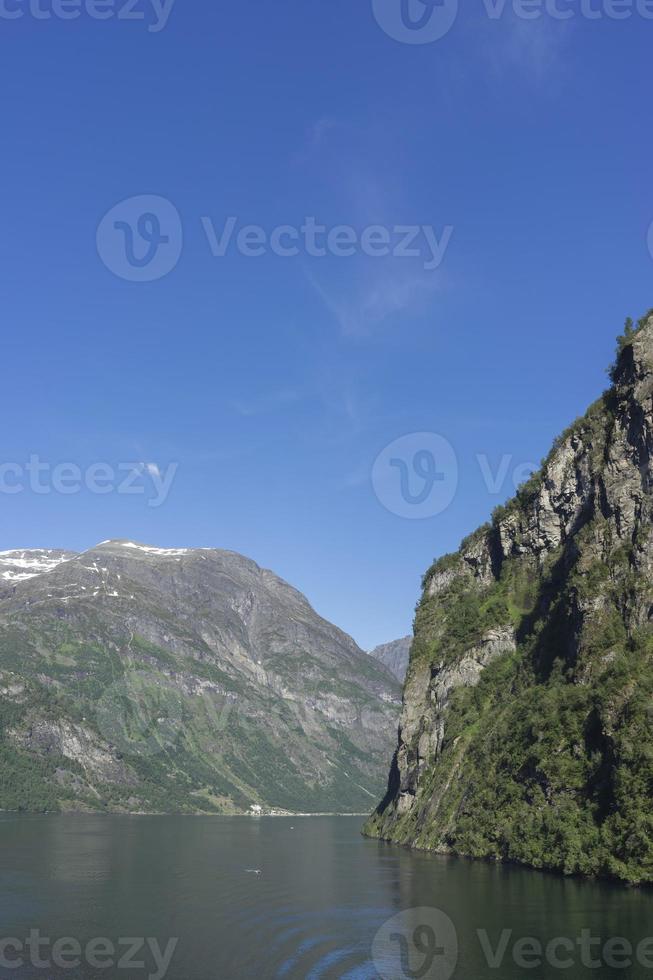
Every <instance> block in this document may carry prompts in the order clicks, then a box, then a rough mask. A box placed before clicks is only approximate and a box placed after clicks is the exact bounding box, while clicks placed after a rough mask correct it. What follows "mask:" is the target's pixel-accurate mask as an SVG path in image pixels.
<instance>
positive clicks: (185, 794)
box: [0, 541, 400, 812]
mask: <svg viewBox="0 0 653 980" xmlns="http://www.w3.org/2000/svg"><path fill="white" fill-rule="evenodd" d="M399 704H400V688H399V685H398V684H397V683H396V682H395V681H394V679H393V677H392V676H391V675H390V674H389V672H388V671H386V670H385V669H384V668H383V667H382V666H381V665H379V664H376V663H375V662H374V661H373V660H371V658H370V657H368V656H367V655H366V654H365V653H363V651H362V650H360V649H359V648H358V647H357V646H356V644H355V643H354V641H353V640H352V639H351V638H350V637H349V636H347V635H346V634H345V633H343V632H342V631H341V630H339V629H337V628H336V627H335V626H333V625H331V623H328V622H326V621H325V620H324V619H322V618H321V617H320V616H318V615H317V614H316V613H315V611H314V610H313V609H312V608H311V606H310V605H309V603H308V602H307V601H306V599H305V598H304V596H302V595H301V594H300V593H299V592H297V591H296V590H295V589H293V588H292V587H291V586H290V585H288V584H287V583H286V582H284V581H282V580H281V579H280V578H278V577H277V576H276V575H274V574H273V573H272V572H270V571H267V570H265V569H262V568H259V566H258V565H256V564H255V563H254V562H253V561H250V560H249V559H247V558H244V557H242V556H241V555H237V554H234V553H232V552H226V551H217V550H205V549H162V548H153V547H148V546H145V545H139V544H135V543H133V542H128V541H110V542H104V543H103V544H102V545H99V546H98V547H96V548H93V549H91V550H90V551H87V552H85V553H84V554H81V555H73V554H71V553H69V552H29V551H21V552H6V553H4V554H2V555H0V763H1V764H0V808H16V807H25V808H27V809H43V808H50V809H52V808H56V807H59V806H64V807H71V806H75V807H80V806H83V807H92V808H104V809H107V808H108V809H114V810H128V811H162V810H166V811H170V810H173V811H174V810H177V811H205V812H225V811H226V812H234V811H241V810H246V809H247V808H248V807H249V806H250V805H252V804H259V805H262V806H264V807H275V808H283V809H289V810H294V811H296V810H307V811H340V810H343V811H358V812H360V811H361V810H367V809H369V806H370V803H371V801H372V800H373V799H374V798H375V796H378V794H379V792H380V791H382V787H383V783H384V781H385V770H386V768H387V761H388V759H389V758H390V757H391V755H392V744H391V743H392V730H393V727H394V724H395V720H396V718H397V715H398V711H399Z"/></svg>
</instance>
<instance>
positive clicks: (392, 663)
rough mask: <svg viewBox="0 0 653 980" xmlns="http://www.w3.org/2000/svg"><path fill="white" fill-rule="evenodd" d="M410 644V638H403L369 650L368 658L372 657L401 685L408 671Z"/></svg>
mask: <svg viewBox="0 0 653 980" xmlns="http://www.w3.org/2000/svg"><path fill="white" fill-rule="evenodd" d="M412 642H413V638H412V636H404V637H402V638H401V640H392V642H391V643H382V644H381V645H380V646H378V647H374V649H373V650H370V657H374V659H375V660H378V661H379V663H382V664H383V665H384V667H387V668H388V670H389V671H390V673H391V674H393V675H394V676H395V677H396V678H397V680H398V681H399V683H400V684H403V683H404V678H405V677H406V671H407V670H408V657H409V656H410V645H411V643H412Z"/></svg>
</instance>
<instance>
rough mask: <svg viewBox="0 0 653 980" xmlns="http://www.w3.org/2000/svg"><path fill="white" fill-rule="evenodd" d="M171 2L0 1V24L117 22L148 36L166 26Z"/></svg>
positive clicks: (117, 0)
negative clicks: (140, 29) (139, 28)
mask: <svg viewBox="0 0 653 980" xmlns="http://www.w3.org/2000/svg"><path fill="white" fill-rule="evenodd" d="M174 4H175V0H0V20H22V19H23V18H24V17H30V18H31V19H32V20H40V21H49V20H78V19H79V18H80V17H87V18H89V20H118V21H123V22H127V21H129V22H131V23H138V24H143V25H145V26H146V27H147V30H148V31H149V32H150V34H158V33H159V32H160V31H162V30H163V29H164V27H165V26H166V25H167V23H168V21H169V19H170V14H171V13H172V8H173V6H174Z"/></svg>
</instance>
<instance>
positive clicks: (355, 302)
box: [305, 269, 442, 338]
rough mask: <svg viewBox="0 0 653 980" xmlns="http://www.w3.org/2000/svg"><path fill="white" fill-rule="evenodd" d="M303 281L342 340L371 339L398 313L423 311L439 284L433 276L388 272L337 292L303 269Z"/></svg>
mask: <svg viewBox="0 0 653 980" xmlns="http://www.w3.org/2000/svg"><path fill="white" fill-rule="evenodd" d="M305 272H306V278H307V279H308V281H309V282H310V284H311V286H312V287H313V289H314V290H315V292H316V294H317V295H318V296H319V298H320V299H321V301H322V303H323V305H324V307H325V309H326V310H327V311H328V312H329V313H330V314H331V315H332V316H333V318H334V319H335V321H336V322H337V324H338V327H339V329H340V333H341V334H342V336H343V337H351V338H363V337H369V336H371V335H372V334H373V333H374V331H375V330H377V329H378V328H379V327H381V326H382V325H383V324H384V323H386V322H387V321H389V320H390V319H391V318H392V317H394V316H395V315H397V314H400V313H403V314H415V313H420V312H423V311H424V310H425V309H426V308H427V307H428V305H429V303H430V301H431V300H432V297H433V294H434V293H435V292H437V290H438V289H439V288H440V285H441V281H442V280H441V277H440V276H439V274H437V273H436V274H434V273H428V274H426V273H414V272H412V273H411V272H410V271H406V272H405V273H398V272H397V271H394V272H387V271H386V273H385V274H384V273H382V272H379V274H377V275H375V276H372V277H371V278H369V279H368V281H367V283H366V284H365V285H360V284H358V283H355V284H354V285H352V286H351V287H349V288H348V287H346V286H343V285H342V280H341V283H340V287H339V290H338V292H337V293H336V292H335V291H334V289H333V288H331V287H327V286H325V285H324V283H323V282H322V281H320V280H319V279H318V278H317V276H316V275H315V273H313V272H312V271H311V270H310V269H306V270H305Z"/></svg>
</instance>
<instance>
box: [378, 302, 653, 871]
mask: <svg viewBox="0 0 653 980" xmlns="http://www.w3.org/2000/svg"><path fill="white" fill-rule="evenodd" d="M611 378H612V386H611V387H610V389H609V390H608V391H607V392H606V393H605V394H604V395H603V396H602V397H601V398H600V399H599V400H598V401H597V402H596V403H595V404H594V405H592V406H591V408H590V409H589V410H588V412H587V413H586V415H585V416H584V417H582V418H580V419H578V420H577V421H576V422H575V423H574V424H573V425H572V426H570V427H569V429H567V431H566V432H564V433H563V434H562V436H560V437H559V438H558V439H557V440H556V442H555V445H554V447H553V449H552V450H551V452H550V454H549V456H548V457H547V459H546V460H545V461H544V462H543V464H542V468H541V470H540V471H539V472H538V473H537V474H536V475H535V476H533V478H532V479H531V480H529V482H528V483H527V484H526V485H525V486H523V487H522V488H521V489H520V490H519V492H518V493H517V495H516V496H515V497H514V498H513V499H512V500H511V501H510V502H509V503H508V504H507V505H505V506H503V507H500V508H498V510H497V511H496V512H495V513H494V515H493V517H492V521H491V523H490V524H488V525H486V526H484V527H482V528H480V529H479V530H478V531H476V532H475V533H474V534H472V535H471V536H470V537H469V538H467V539H466V540H465V541H464V542H463V543H462V545H461V547H460V550H459V551H458V552H457V553H456V554H452V555H447V556H445V557H443V558H441V559H440V560H438V561H436V562H435V564H434V565H433V566H432V567H431V568H430V569H429V571H428V572H427V573H426V576H425V578H424V591H423V596H422V599H421V602H420V605H419V607H418V611H417V614H416V619H415V639H414V642H413V646H412V651H411V660H410V666H409V670H408V675H407V679H406V685H405V690H404V703H403V710H402V715H401V719H400V728H399V744H398V748H397V752H396V755H395V759H394V761H393V766H392V771H391V773H390V780H389V785H388V792H387V795H386V797H385V799H384V800H383V802H382V803H381V804H380V806H379V808H378V810H377V811H376V813H375V814H374V815H373V816H372V817H371V819H370V820H369V822H368V824H367V826H366V832H367V833H368V834H370V835H372V836H378V837H381V838H384V839H388V840H393V841H397V842H401V843H405V844H410V845H412V846H414V847H418V848H424V849H429V850H434V851H438V852H448V853H457V854H462V855H468V856H473V857H479V858H489V859H494V860H508V861H516V862H520V863H523V864H526V865H530V866H532V867H537V868H551V869H556V870H559V871H563V872H565V873H581V874H591V875H607V876H613V877H617V878H621V879H625V880H628V881H631V882H650V881H653V816H652V815H651V799H652V796H653V730H652V722H653V700H652V698H653V630H652V628H651V624H652V619H653V527H652V525H651V519H652V516H653V464H652V461H651V453H652V450H653V397H652V396H653V315H651V314H649V315H648V317H646V318H644V319H643V320H641V321H640V323H639V325H638V327H637V328H636V329H633V328H632V326H631V325H627V328H626V332H625V334H624V335H623V336H622V337H620V338H619V348H618V355H617V360H616V363H615V365H614V367H613V369H612V371H611Z"/></svg>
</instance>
